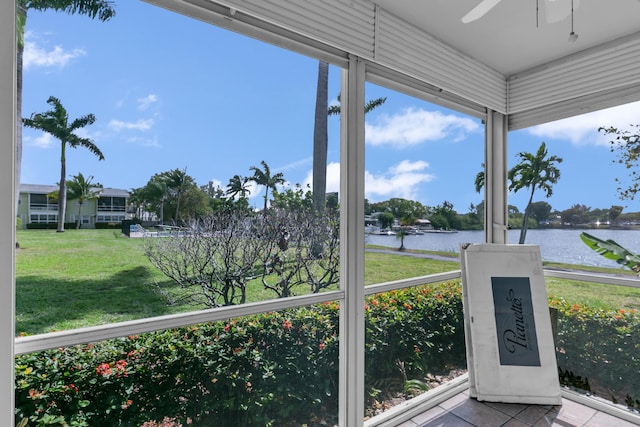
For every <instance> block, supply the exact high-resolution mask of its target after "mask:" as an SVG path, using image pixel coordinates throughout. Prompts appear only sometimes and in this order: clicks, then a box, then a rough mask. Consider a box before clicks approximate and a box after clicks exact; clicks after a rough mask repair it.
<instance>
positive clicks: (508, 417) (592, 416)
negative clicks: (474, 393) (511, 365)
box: [398, 391, 635, 427]
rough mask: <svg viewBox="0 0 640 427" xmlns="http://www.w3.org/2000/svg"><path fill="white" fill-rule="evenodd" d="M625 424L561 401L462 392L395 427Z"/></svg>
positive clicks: (621, 426) (622, 426) (598, 426)
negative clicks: (483, 397)
mask: <svg viewBox="0 0 640 427" xmlns="http://www.w3.org/2000/svg"><path fill="white" fill-rule="evenodd" d="M634 425H635V424H632V423H630V422H628V421H625V420H621V419H619V418H615V417H613V416H611V415H609V414H606V413H604V412H599V411H597V410H596V409H593V408H589V407H588V406H584V405H581V404H580V403H577V402H573V401H571V400H568V399H565V398H563V399H562V405H561V406H548V405H522V404H508V403H492V402H479V401H477V400H476V399H473V398H470V397H469V392H468V391H464V392H462V393H459V394H457V395H455V396H453V397H452V398H450V399H448V400H445V401H444V402H442V403H440V404H439V405H438V406H436V407H434V408H431V409H429V410H427V411H426V412H423V413H422V414H420V415H417V416H415V417H413V418H412V419H411V420H409V421H406V422H404V423H402V424H400V425H399V426H398V427H474V426H476V427H526V426H535V427H542V426H558V427H627V426H634Z"/></svg>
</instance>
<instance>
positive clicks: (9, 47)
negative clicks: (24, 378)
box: [0, 0, 16, 426]
mask: <svg viewBox="0 0 640 427" xmlns="http://www.w3.org/2000/svg"><path fill="white" fill-rule="evenodd" d="M15 5H16V2H15V1H14V0H10V1H1V2H0V171H4V172H2V175H1V176H0V196H1V197H2V200H3V201H4V202H3V203H0V242H2V243H1V244H0V343H2V344H1V345H2V351H1V352H0V384H1V386H0V387H1V388H0V425H3V426H13V425H14V415H13V414H14V407H15V401H14V399H15V398H14V390H13V384H14V375H13V342H14V334H15V332H14V328H15V326H14V312H15V308H14V307H15V304H14V301H15V247H16V233H15V230H16V227H15V221H16V211H15V209H16V200H15V183H14V181H15V177H14V167H15V164H14V161H15V160H14V159H15V128H16V117H15V112H16V26H15V25H16V12H15ZM1 420H4V421H1Z"/></svg>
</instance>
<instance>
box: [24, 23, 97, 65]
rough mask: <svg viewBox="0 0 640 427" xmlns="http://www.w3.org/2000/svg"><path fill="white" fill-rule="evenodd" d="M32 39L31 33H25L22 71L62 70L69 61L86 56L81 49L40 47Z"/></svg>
mask: <svg viewBox="0 0 640 427" xmlns="http://www.w3.org/2000/svg"><path fill="white" fill-rule="evenodd" d="M33 37H34V36H33V33H32V32H31V31H27V32H26V33H25V41H24V53H23V58H22V61H23V62H22V67H23V69H24V70H29V69H31V68H63V67H65V66H66V65H67V64H68V63H69V62H70V61H71V60H73V59H76V58H79V57H81V56H85V55H86V54H87V52H85V51H84V50H82V49H71V50H66V49H64V48H63V47H62V46H54V47H53V48H49V47H46V46H41V45H39V44H38V43H37V42H35V41H33V40H32V38H33Z"/></svg>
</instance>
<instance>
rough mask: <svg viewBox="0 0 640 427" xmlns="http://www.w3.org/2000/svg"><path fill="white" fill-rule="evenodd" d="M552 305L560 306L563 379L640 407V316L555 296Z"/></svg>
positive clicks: (559, 340)
mask: <svg viewBox="0 0 640 427" xmlns="http://www.w3.org/2000/svg"><path fill="white" fill-rule="evenodd" d="M550 306H551V307H553V308H556V309H557V310H558V337H557V346H556V347H557V360H558V369H559V370H560V374H561V375H560V378H561V381H563V380H564V383H565V384H566V385H569V386H577V387H580V388H587V389H588V391H590V392H591V393H594V394H596V395H599V396H600V397H603V398H605V399H608V400H611V401H613V402H614V403H623V402H625V401H627V404H628V406H630V407H632V408H633V407H638V406H640V405H636V404H635V401H636V400H637V399H638V397H640V356H639V355H640V318H639V317H638V315H637V314H636V313H635V311H634V310H617V311H616V310H602V309H595V308H591V307H588V306H584V305H580V304H572V303H570V302H567V301H566V300H564V299H559V298H551V299H550ZM572 379H573V380H572ZM576 382H577V383H576ZM629 402H631V404H629Z"/></svg>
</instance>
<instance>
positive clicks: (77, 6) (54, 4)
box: [15, 0, 116, 213]
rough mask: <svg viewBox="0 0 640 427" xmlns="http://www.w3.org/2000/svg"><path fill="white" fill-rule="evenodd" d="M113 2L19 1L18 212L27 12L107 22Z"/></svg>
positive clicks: (17, 22) (17, 84)
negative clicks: (83, 17) (81, 17)
mask: <svg viewBox="0 0 640 427" xmlns="http://www.w3.org/2000/svg"><path fill="white" fill-rule="evenodd" d="M113 5H114V3H113V2H112V1H108V0H16V40H17V44H18V46H17V49H16V165H15V181H16V182H15V186H16V188H15V191H16V213H17V212H18V201H19V196H20V174H21V169H22V62H23V56H24V30H25V25H26V23H27V11H28V10H37V11H44V10H55V11H58V12H65V13H69V14H71V15H75V14H78V15H84V16H88V17H89V18H91V19H94V18H98V19H99V20H100V21H103V22H104V21H108V20H109V19H111V18H113V17H114V16H115V14H116V10H115V9H114V7H113Z"/></svg>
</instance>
